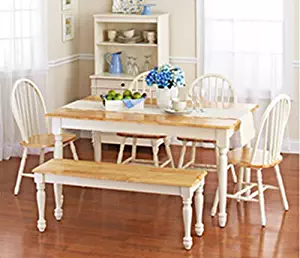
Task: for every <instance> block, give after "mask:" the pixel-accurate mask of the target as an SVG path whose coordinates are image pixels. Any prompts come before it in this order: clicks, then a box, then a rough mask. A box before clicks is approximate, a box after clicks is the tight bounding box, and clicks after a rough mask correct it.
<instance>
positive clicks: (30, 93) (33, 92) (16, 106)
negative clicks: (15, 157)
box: [10, 78, 49, 142]
mask: <svg viewBox="0 0 300 258" xmlns="http://www.w3.org/2000/svg"><path fill="white" fill-rule="evenodd" d="M10 100H11V109H12V113H13V116H14V118H15V120H16V123H17V125H18V127H19V130H20V132H21V136H22V140H23V141H25V142H28V139H29V138H30V137H31V136H33V135H37V134H40V133H41V128H43V127H42V126H45V127H46V129H47V131H49V124H48V120H47V119H45V118H44V115H45V114H46V113H47V110H46V105H45V102H44V99H43V96H42V94H41V92H40V90H39V89H38V87H37V86H36V85H35V83H34V82H32V81H31V80H28V79H25V78H23V79H19V80H17V81H16V82H15V84H14V87H13V90H12V94H11V99H10Z"/></svg>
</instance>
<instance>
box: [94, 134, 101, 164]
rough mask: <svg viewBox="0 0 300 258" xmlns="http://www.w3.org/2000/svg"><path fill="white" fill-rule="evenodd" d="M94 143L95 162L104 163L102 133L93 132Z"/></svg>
mask: <svg viewBox="0 0 300 258" xmlns="http://www.w3.org/2000/svg"><path fill="white" fill-rule="evenodd" d="M93 138H94V139H93V143H94V160H95V161H97V162H101V161H102V142H101V132H96V131H95V132H93Z"/></svg>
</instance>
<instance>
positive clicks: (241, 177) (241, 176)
mask: <svg viewBox="0 0 300 258" xmlns="http://www.w3.org/2000/svg"><path fill="white" fill-rule="evenodd" d="M243 181H244V168H243V167H239V177H238V185H237V190H238V192H239V191H241V190H242V189H243ZM238 197H241V195H239V196H238ZM237 201H238V202H239V201H240V199H239V198H238V199H237Z"/></svg>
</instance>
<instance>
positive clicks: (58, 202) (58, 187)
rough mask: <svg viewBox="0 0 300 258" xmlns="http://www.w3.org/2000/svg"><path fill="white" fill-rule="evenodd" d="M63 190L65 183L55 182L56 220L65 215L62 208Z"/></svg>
mask: <svg viewBox="0 0 300 258" xmlns="http://www.w3.org/2000/svg"><path fill="white" fill-rule="evenodd" d="M62 190H63V185H61V184H54V198H55V210H54V216H55V218H56V220H61V219H62V216H63V210H62V202H63V199H62V196H63V195H62Z"/></svg>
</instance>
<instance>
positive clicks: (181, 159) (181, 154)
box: [178, 141, 187, 168]
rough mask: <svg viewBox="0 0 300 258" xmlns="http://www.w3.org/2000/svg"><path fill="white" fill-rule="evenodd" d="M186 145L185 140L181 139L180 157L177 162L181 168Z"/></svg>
mask: <svg viewBox="0 0 300 258" xmlns="http://www.w3.org/2000/svg"><path fill="white" fill-rule="evenodd" d="M186 145H187V141H183V142H182V147H181V152H180V157H179V162H178V168H182V166H183V162H184V157H185V152H186Z"/></svg>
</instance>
